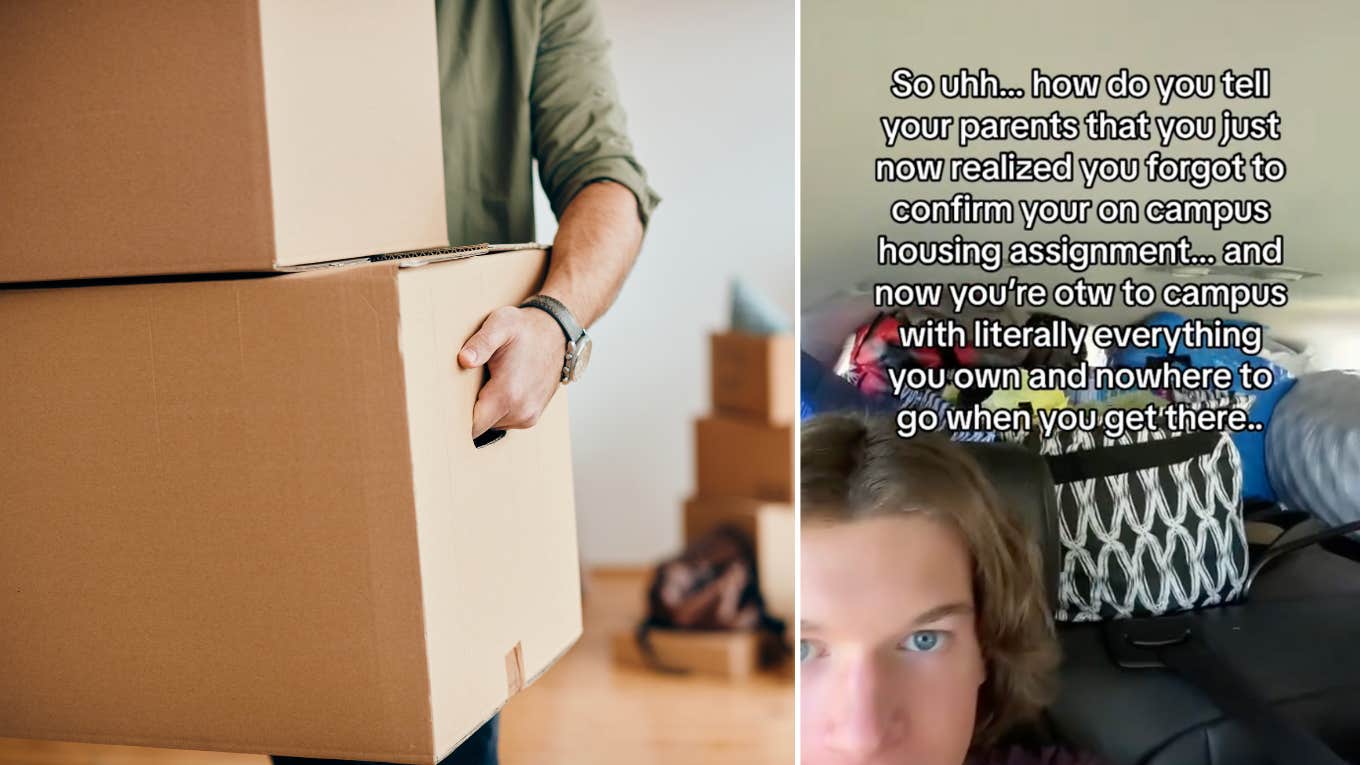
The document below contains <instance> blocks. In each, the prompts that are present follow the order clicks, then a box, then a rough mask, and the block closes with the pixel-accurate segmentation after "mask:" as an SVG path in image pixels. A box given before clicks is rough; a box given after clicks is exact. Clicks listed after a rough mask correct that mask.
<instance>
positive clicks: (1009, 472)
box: [962, 443, 1061, 610]
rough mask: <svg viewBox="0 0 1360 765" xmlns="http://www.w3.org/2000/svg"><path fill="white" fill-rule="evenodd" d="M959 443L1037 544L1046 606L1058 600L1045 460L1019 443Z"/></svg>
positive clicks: (1053, 505) (1054, 525)
mask: <svg viewBox="0 0 1360 765" xmlns="http://www.w3.org/2000/svg"><path fill="white" fill-rule="evenodd" d="M962 446H963V447H964V448H965V449H966V450H967V452H968V453H969V454H971V455H972V456H973V459H974V460H976V461H977V463H978V465H979V466H980V467H981V468H982V472H983V474H984V475H986V476H987V478H988V480H990V481H991V482H992V485H993V486H994V487H996V491H997V494H998V495H999V496H1000V497H1001V501H1002V502H1003V503H1004V504H1005V505H1006V508H1007V509H1008V510H1010V511H1011V512H1013V513H1015V515H1016V516H1017V517H1018V518H1019V519H1020V521H1021V523H1023V524H1024V526H1025V528H1026V529H1027V530H1028V532H1029V533H1030V534H1031V535H1033V537H1034V539H1035V540H1036V541H1037V542H1038V544H1039V550H1040V552H1041V554H1042V556H1043V567H1044V590H1045V593H1046V595H1047V596H1048V606H1049V609H1050V610H1053V609H1056V608H1057V603H1058V560H1059V557H1060V554H1061V550H1060V549H1059V548H1060V546H1061V544H1060V542H1059V541H1058V513H1057V496H1056V494H1055V493H1054V488H1053V478H1052V476H1051V475H1049V472H1048V463H1047V462H1045V461H1044V458H1043V457H1042V456H1040V455H1039V454H1036V453H1035V452H1033V451H1031V450H1029V449H1026V448H1025V447H1023V446H1020V445H1019V444H1011V443H991V444H988V443H964V444H962Z"/></svg>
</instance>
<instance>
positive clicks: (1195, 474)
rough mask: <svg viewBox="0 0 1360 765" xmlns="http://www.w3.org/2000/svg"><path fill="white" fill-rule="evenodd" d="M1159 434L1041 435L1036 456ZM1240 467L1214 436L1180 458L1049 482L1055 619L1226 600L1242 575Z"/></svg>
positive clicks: (1159, 435)
mask: <svg viewBox="0 0 1360 765" xmlns="http://www.w3.org/2000/svg"><path fill="white" fill-rule="evenodd" d="M1175 435H1176V434H1174V433H1167V432H1165V431H1153V432H1146V433H1132V434H1125V435H1123V436H1121V437H1119V438H1110V437H1108V436H1106V435H1104V434H1097V433H1090V432H1086V431H1076V432H1070V433H1062V434H1058V435H1055V436H1053V437H1050V438H1048V439H1045V441H1044V443H1043V445H1042V447H1041V450H1042V452H1043V453H1044V454H1045V455H1056V454H1067V453H1071V452H1076V451H1086V450H1091V449H1098V448H1102V447H1108V446H1123V445H1130V444H1147V447H1146V448H1148V449H1157V448H1158V446H1157V444H1155V441H1158V440H1164V439H1167V438H1170V437H1174V436H1175ZM1241 491H1242V464H1241V457H1240V456H1239V455H1238V453H1237V448H1236V447H1235V446H1233V443H1232V440H1231V439H1230V438H1229V437H1228V436H1227V435H1226V434H1224V435H1223V436H1222V437H1220V438H1219V440H1218V442H1217V444H1216V445H1215V446H1214V448H1213V450H1212V451H1209V452H1205V453H1203V454H1200V455H1198V456H1194V457H1191V458H1190V459H1187V460H1184V461H1182V462H1176V463H1171V464H1165V465H1159V466H1157V467H1150V468H1145V469H1141V470H1133V471H1130V472H1127V473H1119V474H1115V475H1110V476H1104V477H1096V478H1088V479H1083V480H1077V481H1071V482H1068V483H1063V484H1059V485H1058V486H1057V505H1058V532H1059V541H1060V542H1061V544H1062V562H1061V570H1060V573H1059V580H1058V603H1057V611H1056V618H1057V620H1058V621H1064V622H1089V621H1103V620H1106V619H1117V618H1129V617H1135V616H1154V615H1158V614H1164V613H1169V612H1174V611H1184V610H1189V609H1194V608H1199V607H1202V606H1209V605H1215V604H1218V603H1225V602H1230V601H1232V600H1235V599H1236V598H1237V597H1238V596H1239V595H1240V594H1241V591H1242V586H1243V583H1244V581H1245V579H1246V574H1247V540H1246V530H1245V528H1244V526H1243V522H1242V497H1241Z"/></svg>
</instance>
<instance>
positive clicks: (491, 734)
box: [272, 715, 500, 765]
mask: <svg viewBox="0 0 1360 765" xmlns="http://www.w3.org/2000/svg"><path fill="white" fill-rule="evenodd" d="M499 734H500V716H499V715H498V716H496V717H493V718H491V719H490V720H489V721H487V723H486V725H483V726H482V727H481V728H478V729H477V732H476V733H473V734H472V735H471V736H469V737H468V740H467V741H464V742H463V745H462V746H460V747H458V748H457V749H455V750H453V754H450V755H449V756H448V757H445V758H444V759H443V760H440V762H439V765H498V763H499V762H500V758H499V757H498V756H497V754H496V742H497V739H498V738H499ZM272 759H273V760H274V765H382V763H377V762H360V761H358V760H312V759H308V758H306V757H273V758H272Z"/></svg>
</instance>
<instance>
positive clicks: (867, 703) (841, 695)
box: [826, 653, 907, 761]
mask: <svg viewBox="0 0 1360 765" xmlns="http://www.w3.org/2000/svg"><path fill="white" fill-rule="evenodd" d="M838 658H839V659H840V662H841V663H840V666H838V667H837V668H836V669H837V679H836V682H835V684H834V692H833V694H832V695H833V698H832V699H831V702H832V703H831V704H830V705H829V706H828V707H827V708H828V709H829V710H832V711H831V714H830V715H829V719H828V722H829V726H828V729H827V731H826V743H827V744H828V745H829V748H831V749H834V750H836V751H837V752H839V753H841V754H842V755H845V756H847V757H849V758H850V759H851V761H857V760H862V759H864V758H868V757H870V756H872V755H874V754H876V753H879V752H883V751H886V750H888V749H891V748H892V747H893V746H894V745H895V744H896V743H897V742H898V741H899V740H900V739H901V737H902V736H903V734H904V733H905V729H906V723H907V720H906V715H905V709H903V708H902V705H900V704H897V703H895V701H894V696H899V697H900V696H901V692H902V691H903V690H904V689H897V690H898V693H896V694H893V693H891V690H892V689H891V688H890V683H889V682H887V680H886V678H885V677H884V673H883V672H882V671H881V668H880V667H878V666H877V663H876V661H875V657H874V655H873V654H871V653H862V654H855V655H848V656H847V655H844V654H842V655H841V656H840V657H838Z"/></svg>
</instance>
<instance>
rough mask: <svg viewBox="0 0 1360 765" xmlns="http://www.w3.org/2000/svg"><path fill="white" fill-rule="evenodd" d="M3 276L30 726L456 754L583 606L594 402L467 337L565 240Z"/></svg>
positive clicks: (19, 707)
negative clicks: (488, 438) (574, 398)
mask: <svg viewBox="0 0 1360 765" xmlns="http://www.w3.org/2000/svg"><path fill="white" fill-rule="evenodd" d="M405 265H407V264H406V263H398V262H393V261H389V262H384V263H374V264H367V265H360V266H346V267H337V268H331V269H325V270H319V271H311V272H307V273H303V274H292V275H284V276H265V277H254V278H241V279H225V280H198V281H179V282H172V283H139V284H116V285H107V286H85V287H75V288H70V287H67V288H39V289H17V290H16V289H10V290H0V348H3V349H4V352H3V353H4V355H3V359H4V363H3V364H0V389H2V390H3V391H4V395H3V396H0V424H2V425H0V430H2V431H3V433H4V437H3V438H0V486H2V487H4V488H3V492H0V528H3V530H4V532H3V533H0V582H3V583H4V586H3V587H0V614H3V615H4V616H3V619H2V620H0V678H4V680H3V682H0V737H20V738H47V739H61V740H71V741H88V742H99V743H114V744H135V745H141V746H156V747H174V748H186V749H206V750H220V751H240V752H257V753H275V754H288V755H300V756H306V757H325V758H341V759H356V760H376V761H381V762H401V763H433V762H436V761H437V760H439V759H440V758H441V757H443V756H444V755H446V754H447V753H448V752H449V751H451V750H452V749H453V748H454V747H455V746H456V745H457V744H458V743H459V742H460V741H461V740H462V739H463V738H464V736H465V735H466V734H468V733H470V732H471V731H472V730H474V729H475V728H477V727H478V726H479V725H480V724H481V723H482V722H483V721H484V720H486V719H487V718H489V717H490V716H491V715H492V714H493V713H494V712H495V711H496V710H497V709H499V708H500V707H501V706H502V705H503V704H504V702H505V701H506V700H507V699H508V698H509V697H510V696H512V695H514V694H515V693H516V692H517V691H518V690H519V689H520V688H522V687H523V686H525V685H527V684H529V683H530V682H532V681H533V680H534V679H535V678H536V677H537V676H538V675H539V674H540V673H542V672H543V671H544V670H545V669H547V668H548V667H549V666H550V665H551V664H552V663H553V662H554V661H555V660H556V659H557V658H558V657H559V656H560V655H561V654H562V653H563V652H564V651H566V650H567V649H568V647H570V646H571V645H572V644H573V643H574V642H575V640H576V639H577V637H578V636H579V634H580V632H581V611H580V607H581V604H580V580H579V577H578V565H577V552H576V523H575V516H574V512H573V505H572V476H571V454H570V448H569V439H568V431H567V404H566V399H565V396H564V395H563V392H561V391H559V392H558V394H557V396H556V397H555V398H554V400H553V402H552V404H551V405H550V406H549V407H548V409H547V411H546V412H545V413H544V414H543V417H542V419H541V420H540V422H539V423H538V425H537V426H536V427H535V428H533V429H531V430H527V431H511V432H509V433H508V434H507V435H505V437H504V438H502V439H501V440H499V441H497V442H495V443H491V444H489V445H486V446H484V447H482V448H476V447H475V446H474V444H473V442H472V438H471V432H470V431H471V422H470V420H471V414H472V406H473V401H474V399H475V396H476V394H477V391H478V389H479V387H480V385H481V383H482V375H481V373H480V372H479V371H464V370H461V369H460V368H459V367H458V364H457V362H456V360H455V354H456V353H457V351H458V349H459V348H460V347H461V345H462V343H463V342H464V341H465V340H466V339H467V338H468V337H469V336H471V335H472V333H473V332H474V331H475V330H476V329H477V328H478V326H479V325H480V324H481V322H482V320H483V318H484V317H485V315H486V314H487V313H488V312H489V311H491V310H492V309H494V308H496V307H499V306H502V305H506V304H513V303H516V302H518V301H519V300H521V299H522V298H524V297H525V296H526V295H529V294H531V293H532V292H534V291H535V289H536V288H537V287H538V285H539V284H540V282H541V279H542V277H543V274H544V272H545V268H546V257H545V254H544V253H543V252H542V251H537V250H536V251H527V252H526V251H518V252H503V253H497V254H487V255H483V256H480V257H473V258H470V259H466V260H461V261H446V262H439V263H430V264H426V265H423V266H420V267H402V266H405Z"/></svg>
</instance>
